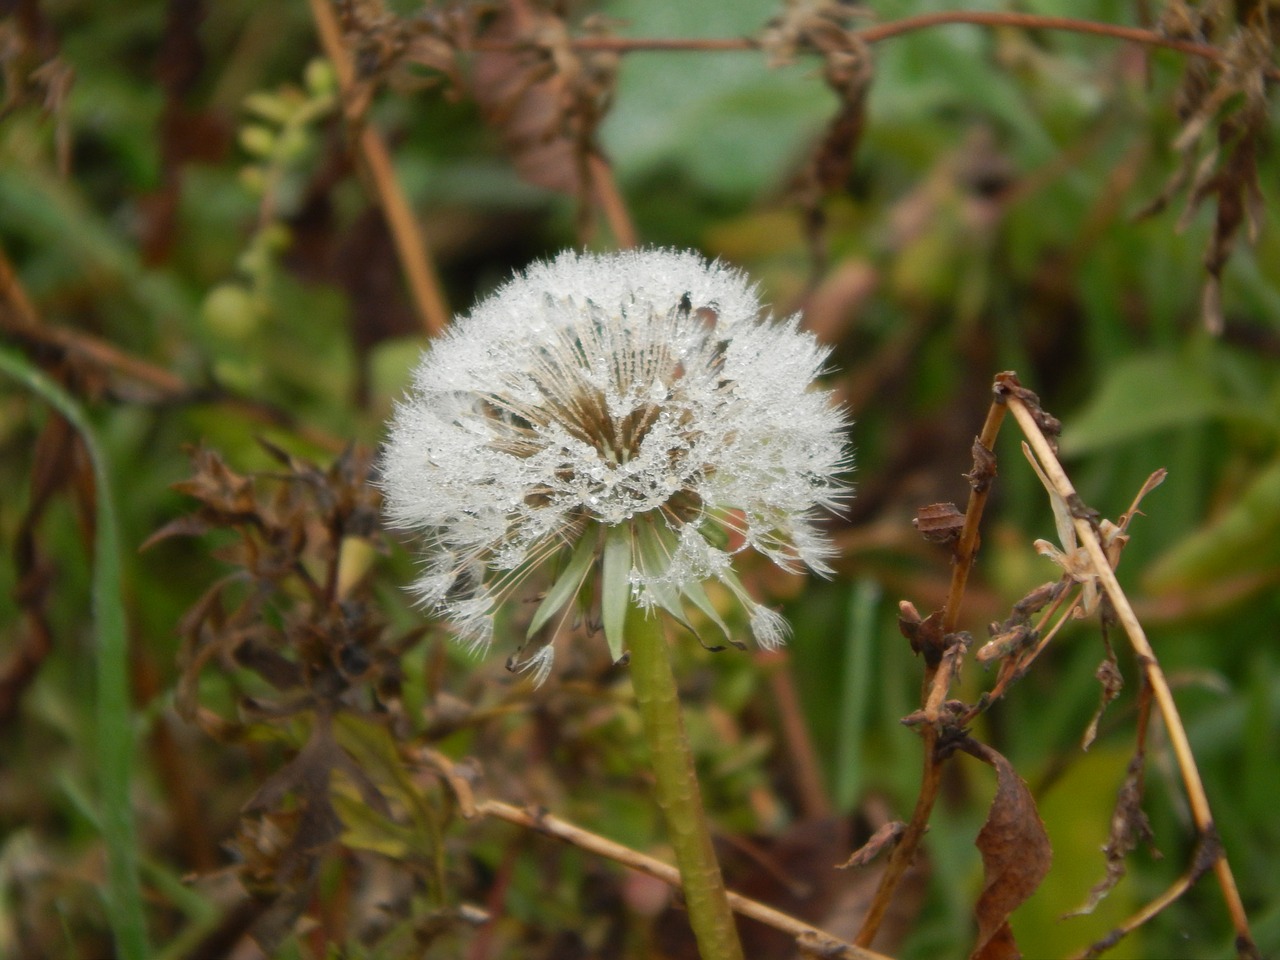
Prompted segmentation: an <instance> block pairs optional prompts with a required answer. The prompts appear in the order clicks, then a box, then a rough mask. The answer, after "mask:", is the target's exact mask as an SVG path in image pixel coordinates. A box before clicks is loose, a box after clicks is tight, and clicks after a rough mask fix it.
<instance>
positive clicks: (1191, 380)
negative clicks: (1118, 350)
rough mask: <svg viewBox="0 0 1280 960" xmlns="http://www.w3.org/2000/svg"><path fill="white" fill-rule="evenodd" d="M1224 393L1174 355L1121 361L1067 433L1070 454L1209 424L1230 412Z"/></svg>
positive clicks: (1064, 445)
mask: <svg viewBox="0 0 1280 960" xmlns="http://www.w3.org/2000/svg"><path fill="white" fill-rule="evenodd" d="M1224 406H1225V404H1224V400H1223V397H1222V395H1221V393H1220V392H1219V391H1218V390H1217V389H1216V388H1215V387H1214V386H1213V384H1211V383H1210V382H1209V381H1207V380H1206V379H1205V378H1204V376H1203V375H1202V374H1200V373H1199V372H1198V371H1197V370H1196V369H1195V368H1194V367H1193V365H1192V364H1191V363H1189V362H1188V361H1186V360H1184V359H1182V358H1180V357H1178V356H1175V355H1174V354H1171V353H1155V354H1148V355H1146V356H1141V357H1134V358H1133V359H1130V360H1125V361H1121V362H1120V363H1118V364H1116V365H1115V366H1114V367H1112V369H1111V370H1110V371H1108V372H1107V374H1106V376H1105V377H1104V379H1103V381H1102V385H1101V386H1100V387H1099V388H1098V391H1097V393H1096V394H1095V396H1094V398H1093V400H1092V401H1091V402H1090V403H1089V405H1088V406H1087V407H1086V408H1085V409H1084V411H1083V412H1082V413H1080V414H1079V415H1078V416H1076V417H1075V418H1074V419H1073V420H1072V421H1071V422H1070V423H1069V424H1068V425H1067V427H1066V429H1065V430H1064V431H1063V434H1062V452H1063V453H1064V454H1067V455H1069V456H1074V455H1077V454H1081V453H1090V452H1093V451H1095V450H1099V449H1102V448H1104V447H1109V446H1113V445H1115V444H1119V443H1125V442H1127V441H1131V440H1136V439H1138V438H1139V437H1146V436H1149V435H1150V434H1153V433H1156V432H1158V431H1161V430H1169V429H1172V428H1175V427H1185V426H1189V425H1191V424H1196V423H1203V422H1205V421H1206V420H1210V419H1212V418H1213V417H1216V416H1219V415H1221V414H1222V413H1223V411H1224Z"/></svg>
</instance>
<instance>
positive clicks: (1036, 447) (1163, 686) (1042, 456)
mask: <svg viewBox="0 0 1280 960" xmlns="http://www.w3.org/2000/svg"><path fill="white" fill-rule="evenodd" d="M996 389H997V391H998V392H1002V393H1003V394H1004V396H1005V399H1006V402H1007V403H1008V405H1009V409H1010V411H1011V412H1012V413H1013V416H1014V418H1015V419H1016V420H1017V421H1018V426H1019V427H1021V428H1022V432H1023V433H1024V434H1025V435H1026V438H1027V442H1028V443H1030V445H1031V448H1032V450H1033V451H1034V453H1035V455H1036V459H1037V460H1038V461H1039V462H1040V465H1041V467H1042V468H1043V470H1044V472H1045V475H1046V476H1047V477H1048V478H1049V481H1050V483H1051V484H1052V485H1053V489H1054V491H1055V492H1056V493H1057V494H1058V495H1059V496H1061V497H1062V498H1063V500H1064V501H1066V503H1067V504H1069V505H1070V504H1076V505H1080V506H1082V505H1081V504H1080V498H1079V496H1078V495H1077V494H1076V491H1075V488H1074V487H1073V486H1072V484H1071V481H1070V480H1069V479H1068V477H1067V475H1066V472H1065V471H1064V470H1063V469H1062V464H1061V463H1060V462H1059V461H1058V457H1057V453H1056V452H1055V450H1054V448H1053V445H1052V444H1051V443H1050V442H1049V440H1048V438H1046V437H1045V435H1044V433H1043V432H1042V431H1041V429H1040V425H1039V423H1038V422H1037V417H1036V415H1035V413H1033V412H1032V410H1031V409H1030V408H1029V407H1028V406H1027V404H1026V402H1025V401H1024V400H1023V398H1022V396H1021V387H1020V386H1019V385H1018V382H1017V378H1016V377H1015V376H1014V375H1012V374H1001V375H1000V376H999V377H997V378H996ZM1076 514H1084V515H1079V516H1078V515H1076ZM1073 520H1074V526H1075V530H1076V535H1077V536H1078V537H1079V539H1080V543H1081V544H1082V545H1083V547H1084V549H1085V550H1086V551H1087V552H1088V554H1089V557H1090V559H1091V560H1092V561H1093V573H1094V575H1095V576H1096V577H1097V579H1098V582H1099V584H1100V585H1101V587H1102V589H1103V590H1104V592H1105V593H1106V595H1107V598H1108V599H1109V600H1110V601H1111V605H1112V608H1113V609H1114V611H1115V615H1116V619H1117V620H1118V621H1119V622H1120V625H1121V626H1122V627H1123V628H1124V631H1125V634H1126V635H1127V636H1128V637H1129V642H1130V644H1131V645H1132V647H1133V650H1134V653H1135V654H1136V655H1137V659H1138V663H1139V664H1140V665H1141V667H1142V671H1143V673H1144V675H1145V677H1146V680H1147V683H1149V684H1150V686H1151V690H1152V693H1153V694H1154V695H1155V699H1156V704H1157V706H1158V707H1159V709H1160V717H1161V719H1162V720H1163V721H1164V725H1165V729H1166V730H1167V732H1168V735H1169V742H1170V745H1171V746H1172V748H1173V752H1174V756H1175V757H1176V759H1177V763H1178V771H1179V773H1180V774H1181V776H1182V782H1183V786H1184V788H1185V789H1186V791H1187V800H1188V802H1189V803H1190V806H1191V814H1192V817H1193V818H1194V820H1195V824H1196V829H1197V830H1198V831H1199V834H1200V836H1199V840H1200V846H1201V848H1202V849H1204V850H1206V851H1207V853H1208V856H1209V857H1211V858H1212V869H1213V871H1214V874H1215V875H1216V876H1217V878H1218V884H1219V886H1221V888H1222V895H1223V897H1224V899H1225V900H1226V904H1227V910H1228V912H1229V913H1230V915H1231V922H1232V925H1233V926H1234V927H1235V931H1236V944H1237V950H1238V951H1239V952H1240V955H1241V956H1245V957H1252V956H1257V955H1258V953H1257V947H1256V946H1255V945H1254V942H1253V937H1252V935H1251V934H1250V932H1249V920H1248V917H1247V916H1246V914H1245V910H1244V904H1243V902H1242V901H1241V899H1240V892H1239V890H1238V889H1237V888H1236V882H1235V877H1234V876H1233V875H1232V873H1231V866H1230V864H1229V863H1228V861H1227V855H1226V851H1225V850H1223V849H1222V847H1221V844H1220V843H1218V841H1217V831H1216V828H1215V827H1214V823H1213V813H1212V811H1211V810H1210V808H1209V798H1208V797H1207V795H1206V794H1205V790H1204V783H1203V782H1202V781H1201V779H1200V771H1199V769H1198V768H1197V767H1196V761H1195V756H1194V755H1193V754H1192V752H1191V743H1190V741H1189V740H1188V739H1187V732H1186V729H1185V727H1184V726H1183V723H1182V717H1181V716H1180V715H1179V713H1178V707H1177V704H1176V703H1175V702H1174V699H1173V693H1172V691H1171V690H1170V689H1169V683H1168V681H1167V680H1166V679H1165V675H1164V671H1163V670H1162V669H1161V668H1160V663H1159V661H1158V660H1157V659H1156V655H1155V651H1154V650H1153V649H1152V647H1151V643H1150V642H1149V641H1148V639H1147V635H1146V632H1145V631H1144V630H1143V628H1142V624H1141V623H1139V622H1138V618H1137V615H1136V614H1135V613H1134V612H1133V606H1132V605H1131V604H1130V603H1129V598H1128V597H1127V596H1125V593H1124V590H1123V589H1121V587H1120V583H1119V581H1118V580H1116V575H1115V571H1114V570H1113V569H1112V565H1111V560H1110V558H1109V557H1108V556H1107V551H1106V549H1105V547H1104V546H1103V544H1102V541H1101V538H1100V537H1099V536H1098V531H1097V529H1095V527H1094V525H1093V523H1092V522H1091V520H1090V518H1089V516H1088V515H1087V511H1085V510H1083V509H1076V510H1074V511H1073ZM1178 886H1179V885H1177V884H1175V886H1174V888H1173V889H1178ZM1188 886H1189V884H1188ZM1180 893H1181V891H1179V894H1180ZM1166 896H1167V894H1166ZM1172 899H1176V897H1175V898H1172ZM1172 899H1170V900H1169V901H1167V902H1172ZM1165 903H1166V901H1165V898H1164V897H1162V898H1160V900H1158V901H1157V904H1159V908H1158V909H1156V910H1155V911H1154V912H1152V913H1150V914H1149V915H1148V914H1146V913H1145V911H1144V914H1140V916H1143V921H1140V922H1145V919H1146V918H1147V916H1154V914H1155V913H1157V912H1159V909H1163V906H1164V905H1165ZM1153 906H1155V904H1153ZM1148 909H1150V908H1148ZM1130 929H1132V928H1130Z"/></svg>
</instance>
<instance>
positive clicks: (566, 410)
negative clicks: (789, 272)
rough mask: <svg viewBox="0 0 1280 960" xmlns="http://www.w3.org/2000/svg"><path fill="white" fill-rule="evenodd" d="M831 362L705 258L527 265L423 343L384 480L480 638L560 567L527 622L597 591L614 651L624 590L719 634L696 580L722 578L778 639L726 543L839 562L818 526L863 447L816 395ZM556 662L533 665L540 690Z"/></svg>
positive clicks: (810, 561)
mask: <svg viewBox="0 0 1280 960" xmlns="http://www.w3.org/2000/svg"><path fill="white" fill-rule="evenodd" d="M826 358H827V350H826V349H825V348H823V347H822V346H820V345H819V344H818V343H817V342H816V340H815V339H814V338H813V337H812V336H811V335H810V334H807V333H804V332H802V331H800V329H799V320H798V318H797V317H793V318H791V319H789V320H787V321H784V322H774V321H773V320H771V319H766V318H762V317H761V306H760V303H759V301H758V299H757V297H756V293H755V290H754V288H753V287H752V286H751V284H750V283H749V281H748V280H747V279H746V277H745V276H744V275H743V274H742V273H740V272H738V271H736V270H733V269H731V268H729V267H727V266H724V265H722V264H719V263H708V262H706V261H705V260H703V259H702V258H701V257H699V256H697V255H696V254H693V253H680V252H675V251H669V250H650V251H642V252H629V253H619V254H611V255H592V254H577V253H564V254H561V255H560V256H559V257H557V258H556V259H555V260H553V261H550V262H546V263H537V264H534V265H533V266H531V267H530V268H529V269H528V270H527V271H526V272H525V273H524V274H523V275H520V276H518V277H516V278H515V279H514V280H512V281H510V282H509V283H507V284H506V285H505V286H504V287H502V288H501V289H499V290H498V291H497V292H496V293H495V294H494V295H493V296H492V297H490V298H489V299H488V300H485V301H484V302H482V303H481V304H479V305H478V306H477V307H476V308H475V310H474V311H473V312H472V313H471V314H470V315H469V316H467V317H464V318H462V319H460V320H458V321H457V322H456V323H455V324H454V326H453V327H452V329H451V330H449V331H448V332H447V333H446V334H445V335H444V336H443V337H441V338H440V339H439V340H438V341H437V342H436V343H435V344H434V345H433V346H432V347H431V349H430V350H429V351H428V352H427V353H426V355H425V356H424V358H423V360H422V362H421V363H420V365H419V366H418V368H417V370H416V372H415V374H414V380H413V387H412V389H411V391H410V394H409V396H408V397H407V398H406V399H405V400H404V402H402V403H401V404H400V405H399V406H398V407H397V409H396V412H395V416H394V418H393V421H392V424H391V429H390V437H389V440H388V443H387V447H386V450H385V453H384V456H383V460H382V481H381V482H382V487H383V491H384V494H385V499H386V510H387V513H388V516H389V517H390V519H391V521H392V523H393V524H395V525H397V526H400V527H404V528H410V529H420V530H423V531H425V534H426V554H427V559H426V565H425V570H424V573H423V575H422V576H421V577H420V578H419V579H418V581H417V583H416V584H415V585H414V589H415V591H416V593H417V595H418V597H419V598H420V600H421V601H422V602H423V603H424V604H426V605H428V606H430V607H432V608H433V609H435V610H436V611H437V612H439V613H440V614H442V615H443V616H446V617H448V618H449V619H451V620H452V621H453V622H454V624H455V627H456V628H457V629H458V632H459V636H460V639H462V640H463V642H465V643H467V644H468V645H470V646H471V647H473V648H476V649H477V650H480V649H484V648H486V647H487V646H488V644H489V643H490V641H491V639H492V636H493V618H494V615H495V613H496V612H497V610H498V609H499V607H500V606H501V605H502V604H503V603H504V602H505V601H506V600H507V599H508V598H509V597H510V596H511V595H512V594H513V593H514V591H515V590H516V589H517V588H518V587H519V586H520V585H521V584H522V583H523V582H524V581H525V580H526V579H527V578H528V577H529V576H531V575H533V574H534V573H535V572H537V571H545V570H552V571H556V573H555V575H554V576H553V577H551V578H550V582H552V584H553V585H552V586H551V587H550V589H548V591H547V593H546V597H545V599H544V600H543V602H542V604H541V606H540V607H539V608H538V610H537V612H536V613H535V615H534V617H533V621H532V623H531V625H530V635H532V634H533V633H534V632H536V631H537V630H540V629H542V628H543V627H544V626H546V625H548V624H549V623H552V618H553V617H554V616H555V615H556V614H557V613H559V612H560V611H561V610H563V609H564V608H565V607H566V606H567V605H569V604H570V603H572V602H573V601H574V600H575V598H578V597H579V596H580V595H584V596H588V597H590V596H595V597H597V598H598V603H599V605H600V607H601V611H600V612H601V620H602V622H603V623H604V627H605V635H606V639H607V640H608V642H609V646H610V649H611V652H612V654H613V656H614V658H615V659H618V658H620V657H621V656H622V655H623V652H624V641H623V637H622V620H623V616H624V614H625V609H626V606H627V605H628V604H629V603H639V604H640V605H642V606H644V607H645V608H647V609H652V608H655V607H656V608H659V609H662V610H664V611H666V612H667V613H669V614H670V615H672V616H674V617H676V618H677V619H678V620H679V621H680V622H686V617H687V611H688V609H690V608H696V609H698V610H700V611H701V612H702V613H703V614H704V615H706V616H708V617H709V618H711V619H712V620H713V622H715V623H716V624H717V625H718V626H719V627H720V628H721V629H724V630H725V633H726V635H727V634H728V630H727V628H726V627H725V625H724V623H723V622H722V620H721V618H720V617H719V615H718V614H717V612H716V610H715V608H714V607H713V606H712V605H711V602H710V600H709V599H708V597H707V594H706V592H705V589H704V584H705V583H707V582H710V581H720V582H722V583H724V584H725V585H726V586H728V588H729V589H730V591H731V592H732V593H733V595H734V596H736V597H737V598H738V599H739V600H740V602H742V603H743V605H744V607H745V609H746V613H747V617H748V622H749V623H750V624H751V628H752V632H753V634H754V636H755V638H756V641H757V642H758V643H759V644H760V645H761V646H762V647H765V648H768V649H772V648H773V647H776V646H777V645H778V644H780V643H782V642H784V641H785V639H786V636H787V627H786V623H785V621H784V620H783V619H782V618H781V616H779V615H778V614H777V613H775V612H774V611H772V610H768V609H767V608H764V607H761V606H760V605H759V604H758V603H756V602H755V601H754V600H753V599H752V598H751V597H750V596H749V595H748V594H747V591H746V590H745V589H744V588H743V586H742V584H741V583H740V582H739V581H738V579H737V576H736V574H735V573H734V571H733V565H732V552H736V551H737V550H743V549H748V548H750V549H753V550H755V551H757V552H759V553H761V554H763V555H765V556H767V557H769V558H770V559H771V560H773V561H774V562H775V563H777V564H778V565H779V566H781V567H783V568H785V569H787V570H791V571H796V570H800V569H802V568H806V567H807V568H809V569H811V570H813V571H815V572H817V573H819V574H821V575H829V574H830V572H831V570H830V566H829V564H828V561H829V560H830V558H831V556H832V554H833V552H834V550H833V548H832V545H831V543H830V541H829V539H828V538H827V536H826V535H825V533H824V532H823V531H822V529H821V528H820V527H819V526H818V520H819V519H820V517H821V515H822V514H823V513H824V512H829V511H834V510H836V509H837V508H838V506H839V504H840V503H841V501H842V500H843V499H844V498H845V497H846V496H847V495H848V494H849V488H848V486H847V485H846V484H845V482H844V481H843V479H842V475H843V474H844V473H845V471H846V470H847V469H848V467H849V463H850V460H849V454H848V450H847V447H846V445H845V440H844V432H845V428H846V426H847V421H846V419H845V417H844V416H843V415H842V414H841V413H840V412H839V411H838V410H837V409H836V408H835V407H834V406H833V405H832V402H831V397H830V395H829V393H828V392H826V391H823V390H819V389H814V388H813V382H814V379H815V377H816V376H817V375H818V373H819V372H820V370H821V368H822V366H823V363H824V362H825V360H826ZM731 544H732V545H734V546H733V547H732V550H731ZM593 571H596V574H595V575H596V576H598V577H599V584H600V586H599V589H598V591H591V590H588V591H583V590H582V588H583V586H584V585H585V584H587V583H588V582H593V581H594V577H593ZM544 649H547V650H549V649H550V646H549V645H548V646H547V647H545V648H544ZM535 661H536V663H535ZM550 663H551V654H549V653H548V654H546V656H545V658H543V655H542V653H541V652H540V653H539V654H536V655H535V656H534V657H532V658H530V660H529V661H526V663H525V664H523V665H522V669H529V670H530V671H531V672H533V674H534V678H535V680H537V681H538V682H541V680H542V679H545V676H546V673H547V671H548V670H549V669H550Z"/></svg>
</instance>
